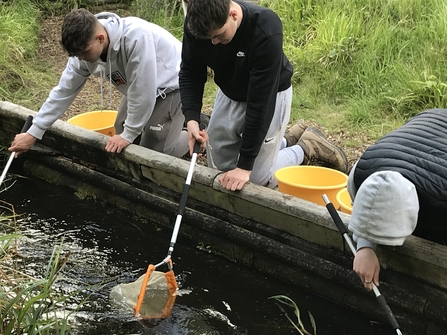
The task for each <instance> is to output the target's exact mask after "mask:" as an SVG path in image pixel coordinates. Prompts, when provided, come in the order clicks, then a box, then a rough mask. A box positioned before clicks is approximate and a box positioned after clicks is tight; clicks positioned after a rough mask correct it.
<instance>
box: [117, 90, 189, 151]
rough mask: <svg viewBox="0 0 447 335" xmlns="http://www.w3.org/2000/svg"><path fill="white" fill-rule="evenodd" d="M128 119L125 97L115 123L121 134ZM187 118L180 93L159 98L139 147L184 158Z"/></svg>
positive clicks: (186, 141) (186, 149)
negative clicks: (184, 128)
mask: <svg viewBox="0 0 447 335" xmlns="http://www.w3.org/2000/svg"><path fill="white" fill-rule="evenodd" d="M126 117H127V97H126V96H124V97H123V99H122V100H121V104H120V107H119V110H118V115H117V117H116V121H115V131H116V133H117V134H121V133H122V132H123V130H124V122H125V120H126ZM184 121H185V117H184V115H183V113H182V110H181V103H180V91H179V90H176V91H173V92H171V93H168V94H166V95H163V97H162V96H159V97H158V98H157V101H156V102H155V107H154V110H153V112H152V115H151V117H150V119H149V120H148V122H147V123H146V125H145V126H144V128H143V132H142V133H141V136H140V141H139V143H138V144H139V145H141V146H143V147H145V148H149V149H152V150H155V151H158V152H162V153H165V154H168V155H171V156H175V157H182V156H184V155H185V154H186V153H187V152H188V150H189V148H188V132H187V131H186V130H185V131H182V129H183V126H184Z"/></svg>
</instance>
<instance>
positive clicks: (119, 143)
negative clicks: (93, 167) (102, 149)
mask: <svg viewBox="0 0 447 335" xmlns="http://www.w3.org/2000/svg"><path fill="white" fill-rule="evenodd" d="M129 144H130V142H129V141H127V140H125V139H124V138H122V137H121V135H113V136H112V137H111V138H109V141H108V142H107V144H106V151H107V152H116V153H118V154H119V153H120V152H121V150H123V149H124V148H125V147H127V146H128V145H129Z"/></svg>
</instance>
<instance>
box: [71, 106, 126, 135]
mask: <svg viewBox="0 0 447 335" xmlns="http://www.w3.org/2000/svg"><path fill="white" fill-rule="evenodd" d="M117 114H118V112H117V111H113V110H99V111H93V112H87V113H82V114H79V115H76V116H74V117H72V118H71V119H69V120H67V122H68V123H70V124H73V125H75V126H80V127H82V128H86V129H90V130H94V131H96V132H98V133H101V134H105V135H109V136H113V135H115V127H114V124H115V119H116V115H117Z"/></svg>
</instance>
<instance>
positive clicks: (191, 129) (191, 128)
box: [186, 120, 208, 155]
mask: <svg viewBox="0 0 447 335" xmlns="http://www.w3.org/2000/svg"><path fill="white" fill-rule="evenodd" d="M186 128H187V129H188V146H189V153H190V154H191V155H192V152H193V150H194V145H195V143H196V141H197V142H199V143H200V144H201V147H202V148H204V147H205V143H206V141H208V133H207V132H206V130H205V129H204V130H200V128H199V124H198V123H197V121H193V120H190V121H188V123H187V124H186Z"/></svg>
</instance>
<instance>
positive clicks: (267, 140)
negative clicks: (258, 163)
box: [264, 137, 275, 144]
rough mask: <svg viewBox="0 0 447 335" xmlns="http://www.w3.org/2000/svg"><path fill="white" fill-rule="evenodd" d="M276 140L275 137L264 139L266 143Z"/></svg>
mask: <svg viewBox="0 0 447 335" xmlns="http://www.w3.org/2000/svg"><path fill="white" fill-rule="evenodd" d="M274 141H275V138H274V137H271V138H266V139H265V140H264V144H268V143H272V142H274Z"/></svg>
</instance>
